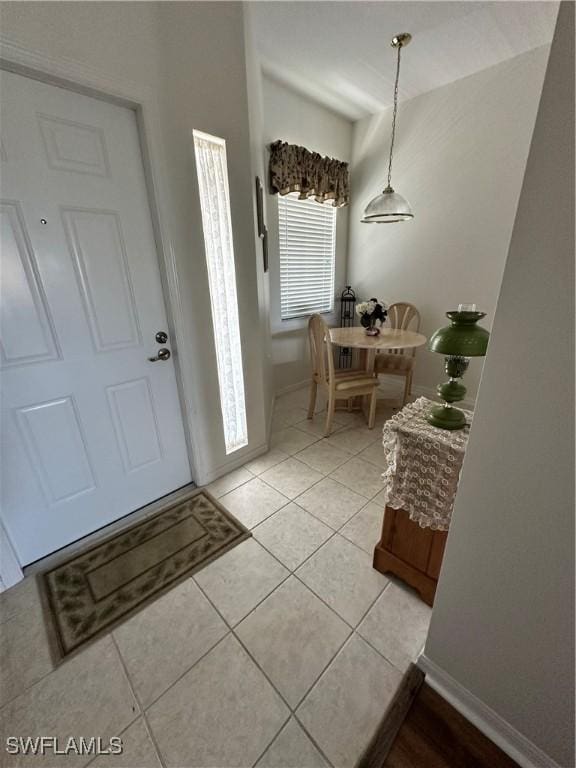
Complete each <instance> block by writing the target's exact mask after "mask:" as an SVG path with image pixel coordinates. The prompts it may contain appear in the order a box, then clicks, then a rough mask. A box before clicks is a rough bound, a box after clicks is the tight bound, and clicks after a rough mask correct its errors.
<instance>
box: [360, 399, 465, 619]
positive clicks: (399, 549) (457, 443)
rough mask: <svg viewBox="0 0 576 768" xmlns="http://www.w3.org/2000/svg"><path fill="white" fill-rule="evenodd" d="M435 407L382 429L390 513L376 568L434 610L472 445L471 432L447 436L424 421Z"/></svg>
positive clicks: (422, 407)
mask: <svg viewBox="0 0 576 768" xmlns="http://www.w3.org/2000/svg"><path fill="white" fill-rule="evenodd" d="M432 404H433V403H432V401H431V400H428V399H427V398H425V397H421V398H419V399H418V400H417V401H416V402H415V403H410V404H409V405H407V406H405V407H404V408H403V409H402V410H401V411H400V412H399V413H397V414H396V416H394V417H393V418H392V419H390V420H389V421H387V422H386V424H385V425H384V429H383V445H384V453H385V459H386V471H385V473H384V480H385V484H386V509H385V513H384V523H383V526H382V538H381V539H380V541H379V542H378V544H377V545H376V547H375V549H374V568H376V570H378V571H380V572H381V573H393V574H395V575H396V576H398V577H399V578H400V579H402V581H405V582H406V583H407V584H409V585H410V586H412V587H414V588H415V589H416V590H417V591H418V592H419V593H420V595H421V597H422V599H423V600H424V601H425V602H426V603H428V605H432V604H433V602H434V596H435V593H436V585H437V583H438V577H439V575H440V568H441V566H442V557H443V555H444V547H445V546H446V538H447V536H448V527H449V525H450V518H451V515H452V507H453V506H454V497H455V495H456V490H457V488H458V479H459V476H460V469H461V467H462V461H463V458H464V452H465V450H466V444H467V442H468V433H469V430H470V421H471V418H472V414H471V413H470V412H466V417H467V422H468V424H467V426H466V427H465V428H464V429H462V430H454V431H448V430H443V429H438V428H437V427H433V426H431V425H430V424H428V422H427V421H426V414H427V412H428V410H429V408H430V407H431V406H432Z"/></svg>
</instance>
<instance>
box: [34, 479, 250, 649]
mask: <svg viewBox="0 0 576 768" xmlns="http://www.w3.org/2000/svg"><path fill="white" fill-rule="evenodd" d="M249 536H251V534H250V532H249V531H247V530H246V528H244V526H243V525H241V524H240V523H239V522H238V520H236V519H235V518H234V517H232V515H231V514H230V513H229V512H227V511H226V510H225V509H224V507H222V506H221V505H220V504H218V502H217V501H216V500H215V499H213V498H212V496H210V494H209V493H206V491H202V490H200V491H198V490H196V491H193V492H192V494H191V495H190V496H188V497H186V498H184V499H179V500H178V501H177V502H175V503H174V504H172V505H171V506H169V507H167V508H166V509H163V510H162V511H161V512H158V513H156V514H155V515H153V516H151V517H148V518H145V519H144V520H142V521H140V522H139V523H136V524H135V525H133V526H131V527H130V528H128V529H125V530H123V531H121V532H120V533H118V534H116V535H115V536H112V537H111V538H109V539H107V540H106V541H103V542H101V543H100V544H97V545H95V546H93V547H90V548H89V549H86V550H84V551H82V552H80V553H79V554H77V555H75V556H73V557H71V558H69V559H68V560H66V561H65V562H64V563H61V564H60V565H58V566H56V567H54V568H52V569H51V570H50V571H47V572H46V573H44V574H42V576H41V581H42V582H43V588H44V590H43V591H44V595H45V598H46V600H45V603H46V607H47V610H48V612H49V613H50V616H51V620H52V624H53V627H54V630H55V635H56V639H57V642H58V647H59V652H60V656H61V657H62V656H67V655H68V654H69V653H72V652H73V651H76V650H77V649H78V648H79V647H80V646H82V645H84V644H85V643H88V642H89V641H90V640H92V639H94V638H95V637H96V636H97V635H100V634H101V633H102V632H103V631H109V630H110V629H111V628H112V626H113V625H116V624H118V623H119V622H120V621H123V620H124V619H126V618H127V617H128V616H129V615H132V614H133V613H134V612H135V611H136V610H140V609H141V608H143V607H144V605H146V604H147V603H150V602H151V601H152V600H154V599H155V598H157V597H158V596H159V595H160V594H161V593H163V592H165V591H166V589H167V588H169V587H173V586H175V584H176V583H177V582H179V581H182V580H183V579H184V578H186V577H188V576H190V575H191V574H192V573H193V572H195V571H197V570H199V569H200V568H202V567H203V566H205V565H207V564H208V563H209V562H210V561H212V560H214V559H215V558H217V557H219V556H220V555H222V554H223V553H224V552H226V551H227V550H229V549H231V548H232V547H234V546H236V544H239V543H240V542H241V541H243V540H244V539H247V538H248V537H249Z"/></svg>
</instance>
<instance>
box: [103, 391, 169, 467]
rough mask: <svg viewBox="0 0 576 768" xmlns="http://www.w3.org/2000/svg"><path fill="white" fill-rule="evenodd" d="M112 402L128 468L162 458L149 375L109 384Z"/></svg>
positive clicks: (122, 451)
mask: <svg viewBox="0 0 576 768" xmlns="http://www.w3.org/2000/svg"><path fill="white" fill-rule="evenodd" d="M107 394H108V402H109V403H110V411H111V413H112V421H113V422H114V427H115V429H116V437H117V438H118V445H119V447H120V452H121V454H122V459H123V462H124V469H125V470H126V472H134V471H135V470H137V469H142V468H143V467H146V466H149V465H150V464H154V463H156V462H158V461H161V460H162V448H161V447H160V433H159V430H158V419H157V416H156V411H155V409H154V405H153V403H152V392H151V390H150V381H149V379H148V378H145V379H138V380H137V381H127V382H125V383H124V384H115V385H114V386H112V387H108V388H107Z"/></svg>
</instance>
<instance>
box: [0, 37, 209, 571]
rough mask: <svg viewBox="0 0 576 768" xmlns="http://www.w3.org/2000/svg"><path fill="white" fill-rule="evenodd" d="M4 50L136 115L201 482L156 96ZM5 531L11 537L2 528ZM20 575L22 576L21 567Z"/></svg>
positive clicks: (96, 73) (31, 73)
mask: <svg viewBox="0 0 576 768" xmlns="http://www.w3.org/2000/svg"><path fill="white" fill-rule="evenodd" d="M0 51H1V53H0V69H2V70H5V71H7V72H12V73H14V74H17V75H22V76H24V77H28V78H30V79H32V80H38V81H40V82H43V83H46V84H48V85H55V86H58V87H60V88H65V89H66V90H69V91H72V92H74V93H79V94H81V95H83V96H90V97H92V98H95V99H98V100H100V101H105V102H108V103H111V104H116V105H118V106H121V107H125V108H127V109H130V110H132V111H133V112H134V115H135V117H136V126H137V131H138V138H139V142H140V149H141V153H142V164H143V167H144V177H145V184H146V190H147V193H148V204H149V207H150V216H151V221H152V229H153V232H154V241H155V246H156V252H157V259H158V267H159V271H160V282H161V287H162V294H163V298H164V304H165V306H166V315H167V320H168V331H169V333H170V339H171V346H172V349H173V352H174V356H173V359H174V369H175V373H176V385H177V390H178V400H179V405H180V412H181V414H182V426H183V428H184V437H185V440H186V448H187V452H188V462H189V464H190V471H191V474H192V478H193V479H194V478H198V477H199V472H198V470H199V467H198V461H199V457H200V456H201V453H200V450H199V445H198V444H197V441H196V439H195V437H194V435H195V430H194V415H193V414H194V413H195V412H196V411H197V408H198V405H199V403H198V402H197V396H196V391H195V387H194V386H193V383H192V382H191V381H189V380H187V377H186V375H185V371H186V370H191V363H192V362H193V353H192V350H191V347H190V344H187V343H186V330H185V328H186V326H185V323H184V319H183V312H182V306H183V298H182V294H181V291H180V284H179V279H178V269H177V263H176V255H175V252H174V248H173V244H172V240H171V237H170V234H169V230H168V225H167V222H168V221H169V215H168V209H167V205H166V204H165V201H166V200H167V199H168V197H167V194H166V176H165V173H164V171H163V170H162V169H163V168H165V167H166V164H165V163H164V162H163V157H162V155H163V149H162V143H161V141H160V107H159V105H158V103H157V101H156V98H155V95H154V93H153V91H152V90H151V89H150V88H148V87H146V86H142V85H139V84H135V83H133V82H130V81H129V80H126V79H123V78H119V79H117V78H114V79H111V78H110V76H109V75H107V74H106V73H103V72H102V71H101V70H99V69H96V68H93V67H90V66H86V65H85V64H82V63H81V62H78V61H73V60H71V59H65V58H62V57H52V56H50V57H48V56H45V55H43V54H40V53H38V52H36V51H34V50H32V49H29V48H26V47H25V46H22V45H20V44H18V43H15V42H14V41H12V40H10V39H9V38H7V37H6V36H5V35H0ZM0 526H1V519H0ZM2 533H3V534H5V533H6V532H5V530H4V527H3V526H2ZM2 538H4V535H3V536H2ZM7 543H8V544H10V549H11V550H12V551H13V547H12V546H11V543H10V541H9V539H8V542H7ZM6 562H7V561H6V560H5V559H4V558H2V561H1V562H0V580H2V581H4V579H5V578H6V579H7V580H8V581H9V582H10V583H11V584H12V583H15V581H14V566H15V565H16V563H10V564H9V565H10V568H9V570H8V571H7V572H6V573H5V572H4V571H5V564H6ZM20 566H21V564H20V563H17V567H19V568H20ZM20 573H21V574H22V571H21V569H20ZM21 578H22V576H21ZM16 580H18V579H16ZM4 583H6V582H4Z"/></svg>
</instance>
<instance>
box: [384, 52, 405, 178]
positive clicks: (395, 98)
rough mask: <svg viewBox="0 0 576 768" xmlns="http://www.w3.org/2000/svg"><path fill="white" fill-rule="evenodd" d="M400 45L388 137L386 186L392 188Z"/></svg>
mask: <svg viewBox="0 0 576 768" xmlns="http://www.w3.org/2000/svg"><path fill="white" fill-rule="evenodd" d="M401 50H402V45H399V46H398V60H397V63H396V82H395V83H394V111H393V113H392V137H391V139H390V158H389V160H388V187H387V189H392V187H391V181H392V152H393V151H394V138H395V137H396V113H397V112H398V81H399V79H400V51H401Z"/></svg>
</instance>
